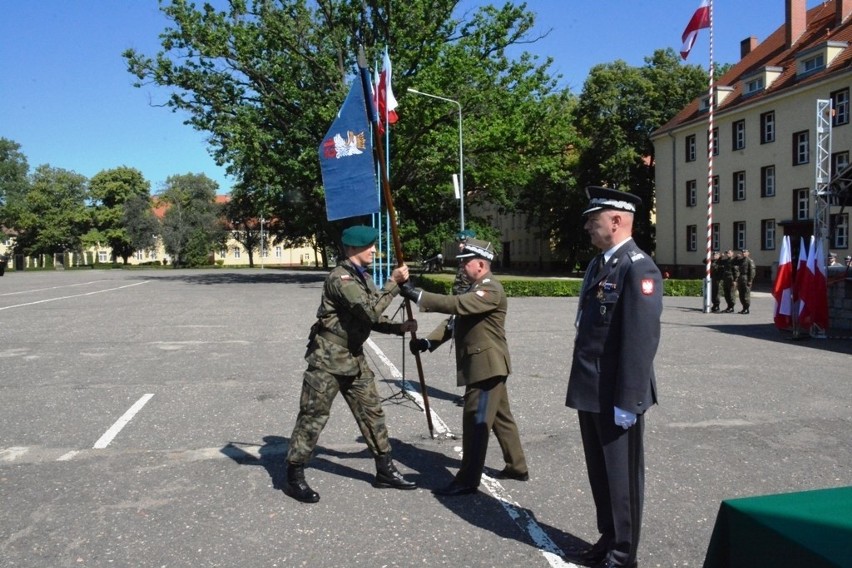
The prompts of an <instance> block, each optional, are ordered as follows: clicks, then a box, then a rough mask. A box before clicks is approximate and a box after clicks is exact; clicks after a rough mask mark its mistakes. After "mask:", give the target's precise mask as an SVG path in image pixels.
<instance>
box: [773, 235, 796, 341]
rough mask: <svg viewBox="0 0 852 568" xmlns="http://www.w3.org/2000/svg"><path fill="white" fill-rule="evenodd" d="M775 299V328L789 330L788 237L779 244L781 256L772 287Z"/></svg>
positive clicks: (790, 271) (790, 266)
mask: <svg viewBox="0 0 852 568" xmlns="http://www.w3.org/2000/svg"><path fill="white" fill-rule="evenodd" d="M772 296H773V297H774V298H775V327H777V328H778V329H791V328H792V327H793V259H792V257H791V256H790V237H789V236H786V237H784V239H783V240H782V242H781V255H780V256H779V257H778V274H776V275H775V284H774V285H773V286H772Z"/></svg>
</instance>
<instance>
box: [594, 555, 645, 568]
mask: <svg viewBox="0 0 852 568" xmlns="http://www.w3.org/2000/svg"><path fill="white" fill-rule="evenodd" d="M638 566H639V563H638V562H636V561H635V560H634V561H633V562H631V563H630V564H622V563H620V562H618V561H616V560H615V559H614V558H612V557H611V556H607V557H606V558H604V559H603V560H601V561H600V562H599V563H598V564H595V565H594V566H593V567H592V568H638Z"/></svg>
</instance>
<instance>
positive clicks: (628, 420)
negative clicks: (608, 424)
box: [615, 406, 636, 430]
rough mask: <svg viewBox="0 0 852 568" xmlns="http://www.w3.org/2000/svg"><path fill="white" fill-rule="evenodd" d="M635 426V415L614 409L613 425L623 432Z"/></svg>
mask: <svg viewBox="0 0 852 568" xmlns="http://www.w3.org/2000/svg"><path fill="white" fill-rule="evenodd" d="M634 424H636V415H635V414H634V413H632V412H629V411H627V410H622V409H621V408H618V407H617V406H616V407H615V425H616V426H621V427H622V428H624V429H625V430H627V429H628V428H630V427H631V426H633V425H634Z"/></svg>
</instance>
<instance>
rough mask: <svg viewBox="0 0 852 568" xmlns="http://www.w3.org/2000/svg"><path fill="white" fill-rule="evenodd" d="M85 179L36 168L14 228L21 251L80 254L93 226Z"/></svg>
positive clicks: (49, 169) (35, 253)
mask: <svg viewBox="0 0 852 568" xmlns="http://www.w3.org/2000/svg"><path fill="white" fill-rule="evenodd" d="M87 199H88V189H87V180H86V177H85V176H82V175H80V174H77V173H75V172H71V171H68V170H63V169H61V168H52V167H50V166H49V165H46V164H45V165H42V166H39V167H38V168H36V170H35V172H34V173H33V175H32V178H31V181H30V187H29V190H28V191H27V193H26V195H25V196H24V198H23V200H22V203H21V207H20V209H19V210H18V211H17V212H16V214H15V219H14V220H13V227H14V228H15V229H16V230H17V231H18V237H17V249H18V250H20V251H22V252H23V253H24V254H27V255H38V254H54V253H61V252H69V251H79V250H80V248H81V237H82V235H84V234H85V233H86V231H88V230H89V228H90V226H91V217H90V214H89V210H88V208H87V207H86V201H87Z"/></svg>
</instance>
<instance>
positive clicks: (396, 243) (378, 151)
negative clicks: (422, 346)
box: [358, 46, 435, 438]
mask: <svg viewBox="0 0 852 568" xmlns="http://www.w3.org/2000/svg"><path fill="white" fill-rule="evenodd" d="M358 68H359V71H360V73H359V75H360V77H361V86H362V87H363V88H364V98H365V103H366V105H367V110H368V112H367V116H368V117H369V118H370V122H371V123H372V125H373V131H374V132H376V133H378V130H379V125H378V120H377V117H376V113H375V112H373V102H372V99H371V97H370V80H369V70H368V68H367V56H366V54H365V53H364V48H363V46H362V47H360V48H359V49H358ZM365 75H366V76H367V78H366V80H365ZM373 151H374V153H375V155H376V158H377V159H378V160H379V170H380V171H381V172H382V175H381V184H382V193H383V194H384V197H385V205H386V206H387V210H388V225H389V226H390V230H391V236H392V237H393V247H394V251H395V253H396V263H397V266H402V265H403V264H404V261H403V255H402V241H401V240H400V238H399V227H398V226H397V223H396V210H395V209H394V206H393V196H392V195H391V190H390V182H389V181H388V175H387V170H386V167H385V163H384V162H385V152H384V144H383V143H382V137H381V135H378V136H376V144H375V146H374V148H373ZM405 310H406V314H407V316H408V319H410V320H411V319H414V315H413V314H412V310H411V302H409V301H408V300H405ZM411 340H412V341H416V340H417V333H416V332H415V331H412V332H411ZM414 361H415V363H417V375H418V377H419V379H420V391H421V392H420V394H421V396H422V397H423V410H424V412H425V413H426V424H427V425H428V427H429V437H430V438H434V437H435V432H434V430H435V429H434V426H433V425H432V411H431V410H430V409H429V393H428V392H427V390H426V379H425V378H424V376H423V363H422V362H421V361H420V352H419V351H416V350H415V352H414ZM403 378H404V377H403Z"/></svg>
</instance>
